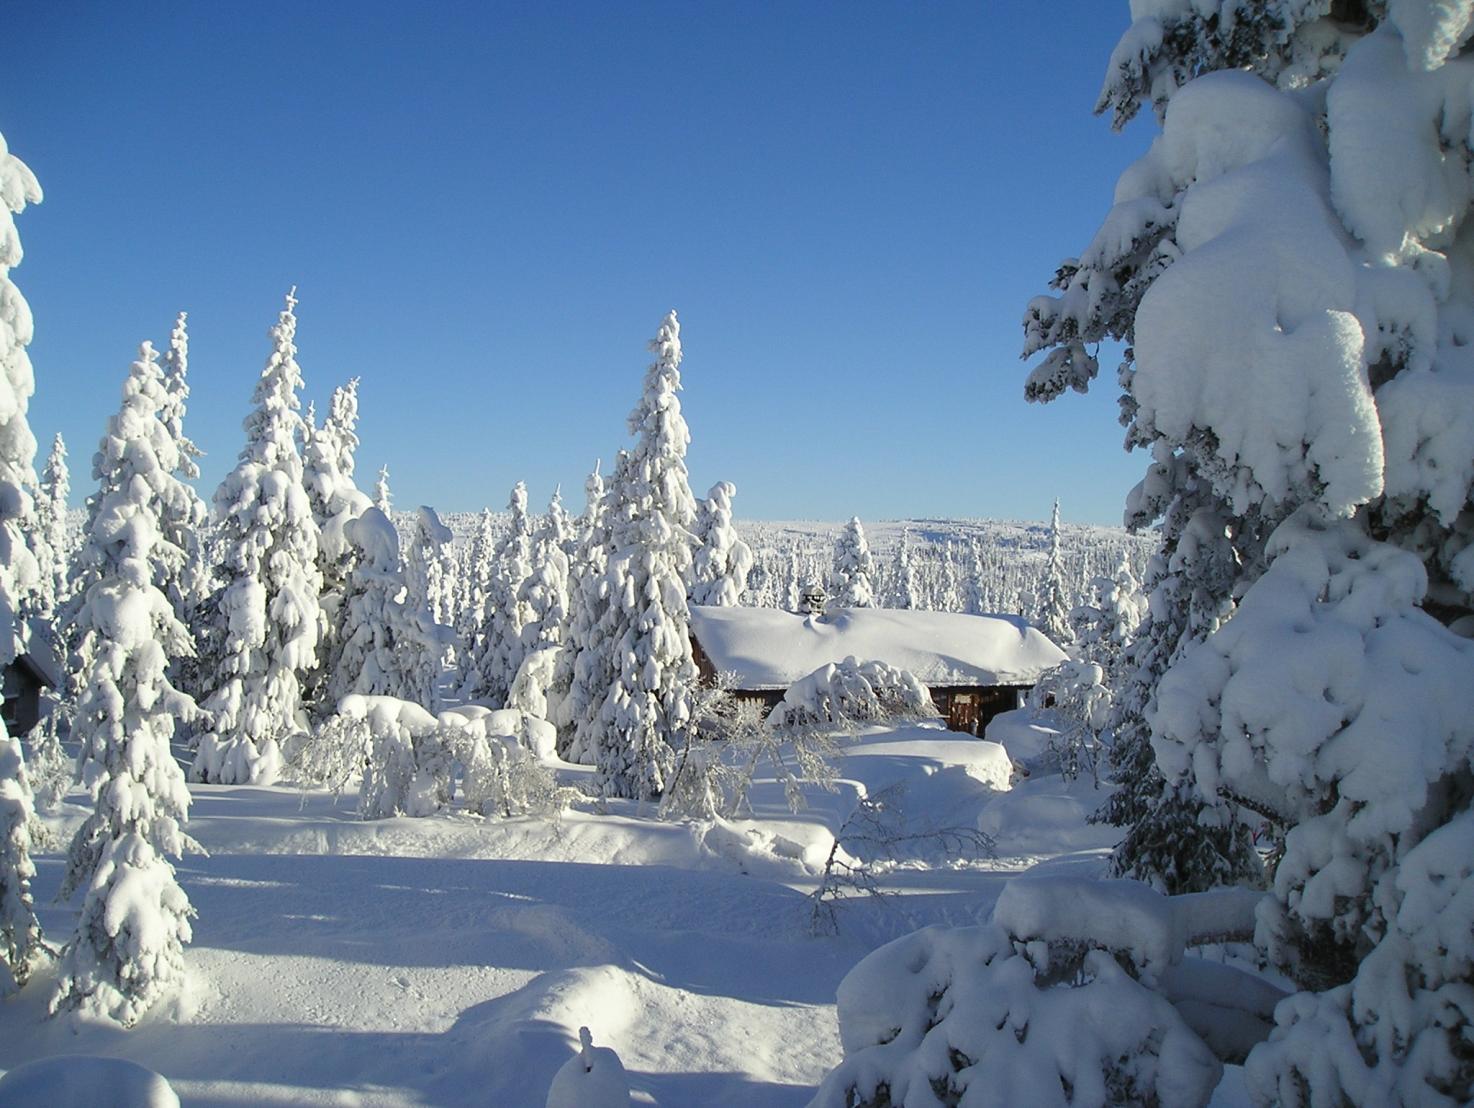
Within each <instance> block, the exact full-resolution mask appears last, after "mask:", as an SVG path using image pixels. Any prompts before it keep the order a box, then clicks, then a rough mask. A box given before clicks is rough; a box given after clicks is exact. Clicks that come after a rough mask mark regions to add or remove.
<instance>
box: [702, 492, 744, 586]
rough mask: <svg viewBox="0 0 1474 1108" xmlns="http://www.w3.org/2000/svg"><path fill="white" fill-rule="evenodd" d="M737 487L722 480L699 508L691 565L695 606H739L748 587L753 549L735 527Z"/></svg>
mask: <svg viewBox="0 0 1474 1108" xmlns="http://www.w3.org/2000/svg"><path fill="white" fill-rule="evenodd" d="M736 495H737V486H736V485H734V484H732V482H731V481H718V482H717V483H716V484H715V485H713V486H712V487H711V491H710V492H709V493H707V494H706V499H705V500H703V501H701V502H700V503H699V504H698V505H697V506H696V553H695V555H694V559H693V562H692V566H691V573H692V578H691V603H692V604H713V605H717V606H719V607H729V608H731V607H736V606H737V605H738V604H740V603H742V593H743V591H744V590H745V589H746V588H747V574H748V572H749V571H750V570H751V569H752V548H751V547H749V546H748V545H747V544H746V543H745V542H743V541H742V536H740V535H739V534H737V528H736V527H734V526H733V524H732V497H734V496H736Z"/></svg>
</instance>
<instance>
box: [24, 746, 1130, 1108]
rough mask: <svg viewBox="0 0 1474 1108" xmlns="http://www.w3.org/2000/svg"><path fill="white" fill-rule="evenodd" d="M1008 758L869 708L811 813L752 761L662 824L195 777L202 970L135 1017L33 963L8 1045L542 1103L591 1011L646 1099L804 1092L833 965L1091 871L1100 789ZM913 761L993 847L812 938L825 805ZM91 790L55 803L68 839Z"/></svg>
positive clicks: (374, 1089) (339, 1101)
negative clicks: (709, 810) (89, 1015)
mask: <svg viewBox="0 0 1474 1108" xmlns="http://www.w3.org/2000/svg"><path fill="white" fill-rule="evenodd" d="M1000 764H1001V765H1003V766H1004V767H1005V768H1004V770H1003V771H1002V773H1001V774H1000V769H999V767H1000ZM1006 765H1007V758H1006V757H1005V756H1004V755H1003V754H1002V751H1001V750H1000V749H999V748H998V747H997V745H996V744H992V743H986V742H980V741H978V740H974V739H970V738H966V737H955V736H953V735H952V734H951V733H949V732H946V731H943V730H941V729H940V728H939V727H938V726H937V725H936V724H922V725H918V726H912V727H906V728H900V729H894V730H885V729H881V728H873V729H870V730H868V731H867V732H865V733H864V734H862V735H859V736H857V737H855V738H853V739H851V740H849V741H848V742H847V743H846V746H845V757H844V759H843V761H842V763H841V766H840V781H839V783H838V788H837V790H836V791H835V792H833V793H826V792H823V791H820V790H817V789H814V790H811V791H810V793H809V799H810V807H809V808H807V809H806V810H805V811H803V812H800V813H799V814H798V815H793V814H791V813H789V811H788V809H787V808H786V806H785V805H784V804H783V802H782V789H781V786H779V785H778V784H777V783H776V782H771V781H759V783H758V786H757V787H756V789H755V790H754V794H753V807H754V816H753V818H751V819H747V820H739V821H735V822H730V823H729V822H716V823H710V822H705V823H674V822H662V821H660V820H657V819H655V818H654V814H653V810H652V809H651V808H650V807H649V806H645V807H644V808H642V807H641V806H639V805H636V804H635V803H633V802H611V803H610V805H609V811H608V812H607V814H597V813H594V812H592V811H573V812H570V813H568V814H567V815H566V816H565V817H564V818H563V820H562V822H561V824H560V825H558V826H556V827H554V826H551V825H549V824H548V823H547V822H545V821H542V820H534V819H512V820H503V821H489V820H483V819H480V818H478V817H472V816H463V815H443V816H436V817H431V818H424V819H412V818H408V817H401V818H396V819H387V820H372V821H366V820H361V819H359V818H357V816H356V815H355V813H354V810H353V799H352V798H351V797H350V796H346V795H345V796H344V797H342V798H339V799H336V800H335V799H334V798H333V797H332V796H330V795H329V794H326V793H307V794H304V793H301V792H299V791H297V790H296V789H294V788H291V787H288V786H273V787H249V786H223V785H198V784H196V785H192V786H191V792H192V793H193V805H192V818H191V820H190V831H191V833H192V834H193V835H194V836H195V838H196V839H198V840H199V842H200V844H201V845H202V846H203V847H204V848H205V849H206V850H207V851H208V852H209V854H208V856H200V855H189V856H187V857H186V858H185V859H184V861H183V864H182V865H181V866H180V867H179V875H180V881H181V884H182V885H183V887H184V888H185V890H186V891H187V892H188V894H189V897H190V901H191V903H193V904H194V906H195V908H196V909H197V911H198V913H199V915H198V918H197V919H196V920H195V921H194V927H195V938H194V942H193V943H192V944H191V945H190V947H189V950H188V955H187V962H188V968H189V987H188V989H187V990H186V992H185V993H184V995H183V996H181V997H180V998H179V999H178V1000H177V1001H175V1002H173V1003H172V1004H169V1005H166V1006H164V1007H162V1008H160V1009H159V1010H156V1011H154V1012H152V1013H150V1014H149V1015H148V1016H147V1017H146V1018H145V1019H144V1020H143V1021H142V1022H141V1023H140V1024H139V1025H138V1026H137V1027H135V1028H133V1029H132V1030H131V1031H127V1032H124V1031H120V1030H117V1029H116V1028H114V1027H111V1026H108V1025H104V1024H100V1023H94V1022H82V1021H73V1020H71V1019H69V1018H68V1017H62V1018H59V1019H54V1020H52V1019H47V1018H45V1003H46V1000H47V998H48V996H49V994H50V991H51V988H52V985H53V983H54V974H53V972H52V971H51V970H50V969H43V970H42V971H40V972H38V973H37V975H36V977H35V978H34V979H33V980H32V982H31V984H30V985H29V986H28V987H27V988H26V990H25V991H24V992H23V993H22V994H21V995H20V996H19V997H17V998H15V999H14V1000H13V1001H11V1002H10V1003H8V1004H6V1005H5V1006H4V1008H3V1009H0V1020H3V1024H0V1026H3V1028H4V1034H3V1035H0V1067H4V1068H6V1069H11V1068H14V1067H16V1066H18V1065H20V1064H22V1063H24V1062H27V1061H31V1060H33V1059H38V1058H43V1057H46V1056H50V1055H54V1054H84V1053H85V1054H90V1055H100V1056H107V1057H117V1058H126V1059H128V1060H130V1061H133V1062H136V1063H138V1064H140V1065H142V1066H145V1067H147V1068H149V1069H152V1070H155V1071H157V1072H159V1073H161V1074H163V1075H164V1076H166V1077H167V1078H168V1079H169V1081H170V1083H171V1084H172V1085H173V1087H174V1089H175V1090H176V1091H177V1092H178V1094H179V1096H180V1098H181V1100H182V1101H183V1102H184V1103H185V1104H191V1105H221V1106H225V1105H246V1104H333V1105H410V1104H427V1105H428V1104H434V1105H460V1104H467V1105H469V1104H497V1105H507V1106H518V1105H529V1106H541V1105H542V1104H543V1102H544V1098H545V1097H546V1095H547V1091H548V1088H549V1086H550V1084H551V1082H552V1080H553V1077H554V1075H555V1074H556V1072H557V1071H558V1069H559V1067H560V1066H562V1065H563V1064H564V1063H565V1062H566V1061H567V1060H568V1059H569V1058H570V1057H571V1056H572V1055H573V1054H574V1052H575V1051H576V1049H577V1044H578V1029H579V1027H580V1026H583V1025H587V1026H588V1027H590V1028H591V1030H592V1032H593V1035H594V1041H595V1043H596V1044H598V1045H599V1046H608V1047H612V1048H613V1049H614V1050H615V1051H616V1052H617V1053H618V1054H619V1057H620V1059H621V1060H622V1061H623V1063H624V1065H625V1067H626V1068H627V1070H628V1072H629V1077H630V1082H631V1088H632V1090H633V1095H634V1099H635V1102H636V1103H645V1104H659V1105H667V1106H676V1105H696V1104H701V1105H734V1106H735V1105H800V1104H804V1103H807V1101H808V1100H809V1099H810V1097H811V1096H812V1095H813V1091H814V1088H815V1086H816V1085H817V1083H818V1082H819V1080H820V1079H821V1078H822V1077H823V1076H824V1074H825V1072H826V1071H827V1070H828V1069H829V1068H831V1067H832V1066H833V1065H834V1064H835V1062H836V1061H837V1060H838V1059H839V1057H840V1046H839V1039H838V1030H837V1025H836V1022H835V1014H834V1002H835V992H836V989H837V987H838V985H839V982H840V980H841V979H842V978H843V977H844V975H845V974H846V973H847V972H848V971H849V970H850V969H851V968H852V967H853V966H854V965H855V963H856V962H857V961H858V960H859V959H860V958H861V957H862V956H863V955H864V954H866V953H867V952H868V951H869V950H871V949H873V948H874V947H876V946H878V945H880V944H881V943H882V942H884V941H887V940H889V939H892V938H894V937H896V936H897V935H900V934H903V933H905V932H907V931H909V930H911V929H913V928H914V927H917V926H921V925H924V924H928V923H948V924H969V923H974V922H976V921H978V920H979V919H982V918H986V916H987V915H988V913H989V912H990V911H991V908H992V905H993V902H994V901H995V900H996V899H997V897H998V894H999V892H1000V891H1001V888H1002V886H1003V884H1004V883H1005V881H1006V879H1007V878H1008V877H1010V876H1012V875H1014V874H1016V873H1021V872H1025V871H1028V870H1044V871H1048V872H1064V871H1069V872H1078V871H1086V872H1091V873H1094V872H1097V871H1098V869H1099V866H1100V862H1101V859H1102V857H1103V853H1104V851H1105V849H1106V848H1108V847H1109V846H1110V845H1111V842H1112V841H1113V834H1114V833H1113V831H1112V830H1111V829H1109V828H1107V829H1104V830H1102V829H1101V828H1098V827H1087V826H1086V825H1084V823H1083V816H1084V814H1086V813H1088V812H1089V810H1090V809H1091V808H1092V807H1093V806H1094V805H1095V803H1097V802H1098V800H1099V798H1100V797H1101V796H1102V795H1103V794H1102V793H1100V792H1097V791H1096V790H1095V789H1094V788H1093V787H1092V786H1091V785H1090V783H1089V782H1088V781H1076V782H1074V783H1072V784H1069V785H1066V784H1065V783H1063V782H1061V781H1060V779H1059V778H1058V777H1057V776H1055V777H1052V778H1049V777H1035V778H1032V779H1029V780H1025V781H1022V782H1020V783H1019V785H1018V786H1017V787H1016V788H1014V789H1013V790H1012V791H1007V783H1008V782H1007V778H1006V772H1007V770H1006ZM588 772H589V771H588V770H587V769H586V768H582V767H573V766H563V767H561V769H560V773H561V774H562V775H563V776H565V777H568V778H576V777H578V776H579V775H581V774H587V773H588ZM897 784H899V785H901V786H903V787H904V791H903V792H902V793H901V804H902V807H903V808H904V809H906V810H908V811H916V812H925V813H927V815H926V821H928V822H929V823H931V824H934V825H936V826H944V825H957V826H962V825H969V826H974V827H975V826H978V825H979V823H980V821H981V824H982V826H983V827H984V829H985V830H991V831H992V833H993V834H995V835H996V836H997V837H998V840H999V853H1000V856H999V857H998V858H996V859H991V860H987V859H980V860H977V861H973V862H955V861H954V862H951V863H948V862H946V861H945V860H941V859H937V858H927V857H925V856H924V855H925V850H924V848H923V849H922V850H921V852H920V853H919V854H918V856H917V857H916V859H915V860H914V861H913V862H910V863H905V862H902V863H901V864H898V865H896V866H895V867H894V868H891V869H889V871H888V872H884V873H883V883H884V887H885V888H886V889H887V891H891V892H895V893H898V894H901V895H900V896H897V897H896V898H894V899H893V900H892V901H890V902H881V901H878V900H875V899H873V898H857V899H853V900H850V901H847V902H846V903H844V904H842V905H841V906H840V908H839V919H840V934H839V935H837V936H826V937H814V936H812V935H811V934H810V933H809V913H810V902H809V900H808V899H807V894H808V893H810V892H811V891H812V890H813V889H814V887H815V886H816V884H817V879H818V871H819V870H820V869H821V868H822V866H823V862H824V859H825V857H826V856H827V854H828V851H829V849H830V846H831V844H832V842H833V836H834V833H835V831H836V830H837V829H839V828H840V827H841V826H842V825H843V823H844V820H845V818H846V817H847V816H848V815H849V814H850V813H851V812H852V811H853V810H854V807H855V804H856V801H857V799H858V798H859V797H860V796H862V795H876V794H878V793H881V792H882V791H883V790H885V789H887V788H889V787H892V786H895V785H897ZM74 799H75V798H74ZM995 812H997V813H999V814H998V815H995V814H994V813H995ZM1004 812H1006V818H1000V815H1001V814H1002V813H1004ZM82 814H83V809H82V808H80V807H78V806H73V805H68V806H67V807H66V808H65V809H64V814H63V816H62V817H59V818H57V819H53V820H51V821H50V829H51V830H52V832H53V833H54V836H55V841H57V842H60V841H64V839H65V837H66V836H67V835H68V834H69V833H70V826H71V825H72V824H74V823H75V822H76V821H77V820H78V819H79V818H80V817H81V815H82ZM905 826H906V828H907V829H908V830H911V829H914V828H917V827H919V826H921V824H920V823H918V821H916V820H910V819H908V820H907V821H906V824H905ZM36 858H37V863H38V866H37V868H38V876H37V879H36V883H35V888H36V892H37V898H36V899H37V903H38V905H40V907H41V913H40V914H41V918H42V923H43V925H44V926H45V928H46V930H47V933H48V934H50V935H64V934H66V933H67V932H68V931H69V930H70V928H71V926H72V921H73V916H74V914H75V907H74V906H59V905H57V904H55V903H53V902H52V901H53V897H54V894H55V892H56V888H57V886H58V884H59V882H60V879H61V872H62V869H63V868H64V859H63V858H62V857H61V856H59V855H58V854H57V853H55V852H54V850H53V851H51V852H45V853H38V854H37V855H36ZM879 868H880V869H881V870H882V871H884V870H885V868H886V867H884V866H881V867H879Z"/></svg>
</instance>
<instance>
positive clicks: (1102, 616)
mask: <svg viewBox="0 0 1474 1108" xmlns="http://www.w3.org/2000/svg"><path fill="white" fill-rule="evenodd" d="M1090 587H1091V590H1092V592H1093V593H1094V596H1093V600H1094V603H1091V604H1081V605H1079V606H1077V607H1076V608H1074V609H1072V610H1071V612H1070V628H1071V630H1072V631H1073V632H1074V635H1075V645H1074V648H1073V653H1074V655H1075V656H1076V657H1078V658H1082V659H1084V660H1085V661H1087V662H1094V663H1095V664H1096V665H1098V666H1100V667H1101V668H1102V669H1103V670H1104V671H1105V678H1106V684H1107V685H1108V686H1110V687H1111V688H1116V687H1117V686H1119V685H1120V684H1121V682H1122V679H1123V678H1122V674H1121V669H1122V666H1123V662H1124V659H1125V653H1126V648H1127V647H1129V646H1130V645H1131V643H1132V641H1133V640H1134V639H1135V638H1136V632H1137V629H1138V628H1140V627H1141V624H1142V621H1143V620H1144V619H1146V615H1147V603H1146V596H1145V595H1144V594H1143V593H1142V591H1141V585H1140V583H1139V582H1138V581H1137V580H1136V575H1135V574H1134V573H1132V572H1131V564H1130V563H1129V562H1128V561H1126V559H1124V558H1123V559H1122V560H1121V563H1120V565H1118V566H1117V567H1116V572H1115V573H1114V574H1112V575H1111V576H1109V577H1105V576H1101V577H1096V578H1094V579H1092V580H1091V582H1090Z"/></svg>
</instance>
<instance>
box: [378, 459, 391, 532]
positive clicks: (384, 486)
mask: <svg viewBox="0 0 1474 1108" xmlns="http://www.w3.org/2000/svg"><path fill="white" fill-rule="evenodd" d="M374 507H375V508H377V509H379V511H381V512H383V513H384V516H385V518H387V519H393V518H394V495H393V494H392V493H391V492H390V491H389V467H388V466H380V467H379V476H378V477H377V478H375V480H374Z"/></svg>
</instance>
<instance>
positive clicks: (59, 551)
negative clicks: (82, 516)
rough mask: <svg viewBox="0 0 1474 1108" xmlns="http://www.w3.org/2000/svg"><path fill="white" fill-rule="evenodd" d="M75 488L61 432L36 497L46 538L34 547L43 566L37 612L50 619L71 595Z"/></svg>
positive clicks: (38, 520)
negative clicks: (70, 521) (70, 508)
mask: <svg viewBox="0 0 1474 1108" xmlns="http://www.w3.org/2000/svg"><path fill="white" fill-rule="evenodd" d="M71 492H72V484H71V474H70V472H69V471H68V469H67V448H66V443H64V442H63V441H62V437H61V435H60V434H58V435H57V436H56V437H55V438H53V439H52V440H51V453H50V454H48V455H47V456H46V465H45V467H44V468H43V469H42V470H41V484H40V495H39V496H38V497H37V498H36V531H37V533H38V535H39V536H40V538H41V540H42V541H41V542H40V543H38V544H34V545H33V548H32V553H33V554H34V555H35V556H36V558H37V562H38V563H39V565H38V568H39V570H40V580H39V581H38V582H37V586H36V588H37V593H36V595H37V600H36V614H37V615H38V616H40V618H41V619H43V620H46V621H48V622H49V621H51V620H53V619H55V618H56V613H57V611H58V610H59V608H60V607H61V605H62V604H64V603H65V602H66V600H67V596H68V589H67V579H68V576H69V574H68V562H69V561H70V559H71V537H70V535H69V534H68V529H67V498H68V497H69V496H71ZM43 551H44V552H45V558H44V560H43V559H42V552H43Z"/></svg>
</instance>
